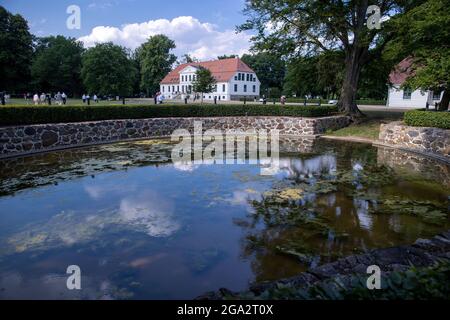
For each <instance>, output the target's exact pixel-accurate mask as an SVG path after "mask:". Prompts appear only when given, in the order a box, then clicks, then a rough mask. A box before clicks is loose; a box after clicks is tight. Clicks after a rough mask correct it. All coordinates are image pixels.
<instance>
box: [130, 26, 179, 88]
mask: <svg viewBox="0 0 450 320" xmlns="http://www.w3.org/2000/svg"><path fill="white" fill-rule="evenodd" d="M173 49H175V42H174V41H173V40H170V39H169V38H168V37H167V36H165V35H156V36H152V37H150V38H149V39H148V40H147V42H145V43H144V44H142V45H141V46H140V47H139V48H138V49H137V50H136V55H137V58H138V61H139V65H140V69H141V89H142V90H143V91H145V92H146V93H147V95H150V94H154V93H156V92H157V91H158V89H159V83H160V82H161V80H162V79H163V78H164V77H165V76H166V75H167V73H169V71H170V70H171V69H172V65H173V64H174V62H175V61H176V60H177V57H176V56H175V55H174V54H173V53H171V51H172V50H173Z"/></svg>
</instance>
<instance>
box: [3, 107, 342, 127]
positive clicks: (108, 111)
mask: <svg viewBox="0 0 450 320" xmlns="http://www.w3.org/2000/svg"><path fill="white" fill-rule="evenodd" d="M336 112H337V108H336V107H333V106H321V107H318V106H307V107H304V106H295V105H285V106H274V105H180V104H178V105H158V106H155V105H153V106H90V107H87V106H5V107H0V125H3V126H7V125H23V124H44V123H64V122H84V121H98V120H113V119H146V118H171V117H173V118H188V117H230V116H292V117H294V116H295V117H323V116H329V115H332V114H335V113H336Z"/></svg>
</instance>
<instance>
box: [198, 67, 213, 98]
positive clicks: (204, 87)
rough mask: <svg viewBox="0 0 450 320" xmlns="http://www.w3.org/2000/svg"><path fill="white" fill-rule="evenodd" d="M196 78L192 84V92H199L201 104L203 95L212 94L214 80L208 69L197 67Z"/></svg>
mask: <svg viewBox="0 0 450 320" xmlns="http://www.w3.org/2000/svg"><path fill="white" fill-rule="evenodd" d="M196 76H197V77H196V79H195V80H194V82H193V83H192V88H193V90H194V92H200V93H201V94H202V95H201V96H202V102H203V94H204V93H210V92H213V90H214V85H215V84H216V79H215V78H214V77H213V75H212V73H211V71H210V70H209V69H206V68H203V67H199V69H198V70H197V72H196Z"/></svg>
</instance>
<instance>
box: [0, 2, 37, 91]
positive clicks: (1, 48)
mask: <svg viewBox="0 0 450 320" xmlns="http://www.w3.org/2000/svg"><path fill="white" fill-rule="evenodd" d="M32 55H33V37H32V35H31V34H30V32H29V28H28V24H27V21H26V20H25V19H24V18H23V17H22V16H21V15H19V14H16V15H14V14H12V13H10V12H8V11H7V10H6V9H5V8H3V7H2V6H0V70H1V71H2V75H1V77H0V91H1V90H8V91H16V90H25V89H26V88H27V85H28V81H29V80H30V67H31V59H32Z"/></svg>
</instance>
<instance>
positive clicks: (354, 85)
mask: <svg viewBox="0 0 450 320" xmlns="http://www.w3.org/2000/svg"><path fill="white" fill-rule="evenodd" d="M364 54H365V49H363V48H355V47H353V48H352V49H350V50H349V51H348V52H347V53H346V57H345V74H344V81H343V84H342V89H341V95H340V97H339V102H338V108H339V111H341V112H344V113H345V114H348V115H350V116H351V117H352V118H359V117H362V116H363V113H362V112H361V111H360V110H359V109H358V106H357V105H356V93H357V91H358V82H359V76H360V74H361V68H362V64H363V59H364V57H363V56H364Z"/></svg>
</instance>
